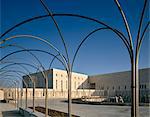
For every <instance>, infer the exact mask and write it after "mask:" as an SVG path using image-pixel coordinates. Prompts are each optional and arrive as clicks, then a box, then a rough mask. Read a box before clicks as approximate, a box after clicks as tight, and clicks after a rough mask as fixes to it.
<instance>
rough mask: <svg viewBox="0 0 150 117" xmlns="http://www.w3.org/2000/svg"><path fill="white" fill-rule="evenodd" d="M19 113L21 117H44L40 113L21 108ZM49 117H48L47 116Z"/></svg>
mask: <svg viewBox="0 0 150 117" xmlns="http://www.w3.org/2000/svg"><path fill="white" fill-rule="evenodd" d="M19 112H20V113H21V115H23V116H24V117H45V114H43V113H40V112H37V111H35V112H33V111H32V109H29V108H28V109H23V108H19ZM47 117H50V116H47Z"/></svg>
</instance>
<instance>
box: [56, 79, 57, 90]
mask: <svg viewBox="0 0 150 117" xmlns="http://www.w3.org/2000/svg"><path fill="white" fill-rule="evenodd" d="M56 89H57V80H56Z"/></svg>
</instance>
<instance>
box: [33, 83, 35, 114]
mask: <svg viewBox="0 0 150 117" xmlns="http://www.w3.org/2000/svg"><path fill="white" fill-rule="evenodd" d="M33 112H35V82H33Z"/></svg>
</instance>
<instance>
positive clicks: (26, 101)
mask: <svg viewBox="0 0 150 117" xmlns="http://www.w3.org/2000/svg"><path fill="white" fill-rule="evenodd" d="M25 108H26V109H27V108H28V88H27V87H26V99H25Z"/></svg>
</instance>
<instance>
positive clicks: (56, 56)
mask: <svg viewBox="0 0 150 117" xmlns="http://www.w3.org/2000/svg"><path fill="white" fill-rule="evenodd" d="M57 56H59V54H57V55H55V56H54V57H53V59H52V60H51V62H50V64H49V69H50V68H51V66H52V64H53V62H54V60H55V59H56V57H57Z"/></svg>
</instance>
